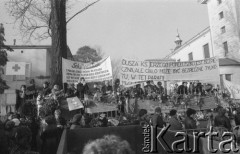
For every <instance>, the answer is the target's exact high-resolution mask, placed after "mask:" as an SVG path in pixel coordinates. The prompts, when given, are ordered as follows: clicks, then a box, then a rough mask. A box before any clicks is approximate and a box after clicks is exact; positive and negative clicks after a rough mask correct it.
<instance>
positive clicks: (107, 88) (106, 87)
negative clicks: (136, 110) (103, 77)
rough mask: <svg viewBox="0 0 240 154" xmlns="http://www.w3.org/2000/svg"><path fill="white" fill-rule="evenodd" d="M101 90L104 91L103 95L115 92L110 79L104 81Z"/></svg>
mask: <svg viewBox="0 0 240 154" xmlns="http://www.w3.org/2000/svg"><path fill="white" fill-rule="evenodd" d="M101 92H102V95H110V94H111V93H112V92H113V88H112V86H111V85H110V84H109V82H108V81H105V82H104V85H103V87H102V89H101Z"/></svg>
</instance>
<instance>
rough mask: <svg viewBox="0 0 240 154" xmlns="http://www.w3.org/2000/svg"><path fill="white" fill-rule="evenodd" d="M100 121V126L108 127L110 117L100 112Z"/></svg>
mask: <svg viewBox="0 0 240 154" xmlns="http://www.w3.org/2000/svg"><path fill="white" fill-rule="evenodd" d="M98 120H99V122H100V125H99V127H107V126H108V119H107V117H106V114H104V113H103V114H100V116H99V119H98Z"/></svg>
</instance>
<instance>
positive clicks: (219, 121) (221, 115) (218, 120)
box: [214, 108, 231, 131]
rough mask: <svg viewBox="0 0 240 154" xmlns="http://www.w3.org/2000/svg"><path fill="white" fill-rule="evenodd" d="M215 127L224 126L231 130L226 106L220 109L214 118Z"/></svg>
mask: <svg viewBox="0 0 240 154" xmlns="http://www.w3.org/2000/svg"><path fill="white" fill-rule="evenodd" d="M214 125H215V127H224V128H226V129H228V130H229V131H230V130H231V123H230V120H229V118H227V117H226V110H225V109H224V108H220V109H218V115H217V116H216V117H215V119H214Z"/></svg>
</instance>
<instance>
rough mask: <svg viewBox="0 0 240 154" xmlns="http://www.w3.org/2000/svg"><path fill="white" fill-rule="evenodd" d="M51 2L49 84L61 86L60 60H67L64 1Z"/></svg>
mask: <svg viewBox="0 0 240 154" xmlns="http://www.w3.org/2000/svg"><path fill="white" fill-rule="evenodd" d="M50 1H51V32H52V51H51V60H52V61H51V84H52V85H54V84H58V85H59V86H62V85H63V83H62V58H67V29H66V0H50Z"/></svg>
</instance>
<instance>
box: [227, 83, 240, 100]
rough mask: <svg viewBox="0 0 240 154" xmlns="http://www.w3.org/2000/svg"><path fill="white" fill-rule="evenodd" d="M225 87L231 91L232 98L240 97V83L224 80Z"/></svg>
mask: <svg viewBox="0 0 240 154" xmlns="http://www.w3.org/2000/svg"><path fill="white" fill-rule="evenodd" d="M223 82H224V85H225V87H226V88H227V89H228V91H229V92H230V93H231V98H233V99H240V85H238V84H235V83H233V82H230V81H227V80H225V79H224V80H223Z"/></svg>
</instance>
